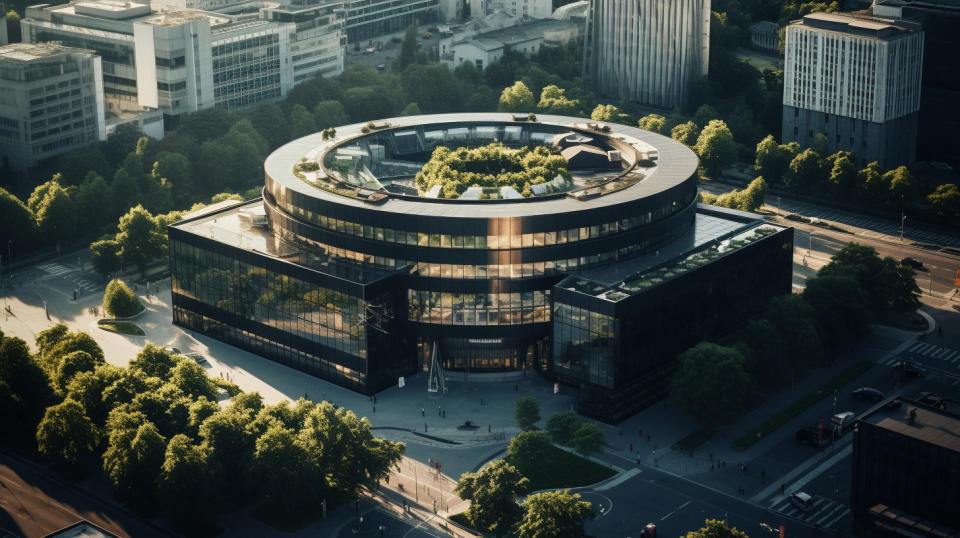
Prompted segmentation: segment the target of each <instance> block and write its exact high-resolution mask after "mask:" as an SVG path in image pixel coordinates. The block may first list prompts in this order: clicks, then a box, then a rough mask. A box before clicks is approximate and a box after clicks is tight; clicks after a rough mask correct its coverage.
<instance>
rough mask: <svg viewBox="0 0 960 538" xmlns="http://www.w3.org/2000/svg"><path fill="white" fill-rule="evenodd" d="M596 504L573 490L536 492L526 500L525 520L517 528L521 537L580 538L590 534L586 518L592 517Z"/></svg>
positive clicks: (524, 504)
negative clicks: (585, 499)
mask: <svg viewBox="0 0 960 538" xmlns="http://www.w3.org/2000/svg"><path fill="white" fill-rule="evenodd" d="M593 517H594V512H593V505H591V504H590V503H589V502H587V501H584V500H582V498H581V497H580V494H579V493H570V490H568V489H564V490H560V491H547V492H543V493H534V494H533V495H530V496H529V497H527V499H526V500H525V501H524V502H523V519H521V520H520V524H519V526H518V527H517V535H518V536H519V538H560V537H564V538H567V537H569V538H579V537H585V536H587V533H586V529H585V528H584V527H585V526H586V523H587V519H593Z"/></svg>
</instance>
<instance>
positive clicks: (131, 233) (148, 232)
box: [117, 205, 166, 275]
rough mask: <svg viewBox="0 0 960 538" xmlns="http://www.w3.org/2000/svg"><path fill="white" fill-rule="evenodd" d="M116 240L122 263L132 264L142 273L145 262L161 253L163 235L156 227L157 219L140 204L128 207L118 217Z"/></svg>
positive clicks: (144, 271) (145, 266)
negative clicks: (126, 210)
mask: <svg viewBox="0 0 960 538" xmlns="http://www.w3.org/2000/svg"><path fill="white" fill-rule="evenodd" d="M117 229H118V230H119V232H118V233H117V242H118V243H120V257H121V258H122V259H123V262H124V263H129V264H134V265H136V266H137V268H138V269H139V270H140V274H141V275H143V274H145V273H146V270H147V263H149V262H150V261H151V260H154V259H156V258H159V257H160V256H161V255H163V252H164V248H165V246H166V245H165V239H166V238H165V237H164V236H163V234H162V233H160V231H159V230H158V229H157V221H156V220H154V218H153V215H151V214H150V212H149V211H147V210H146V209H144V208H143V206H142V205H137V206H136V207H134V208H132V209H130V211H128V212H127V214H126V215H124V216H122V217H120V222H119V224H118V225H117Z"/></svg>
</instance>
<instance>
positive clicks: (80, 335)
mask: <svg viewBox="0 0 960 538" xmlns="http://www.w3.org/2000/svg"><path fill="white" fill-rule="evenodd" d="M34 339H35V343H36V344H37V349H38V358H39V360H40V364H42V365H43V367H44V368H46V369H47V372H49V373H50V374H51V375H52V374H54V373H55V372H56V371H57V369H59V367H60V363H61V362H62V361H63V358H64V357H65V356H67V355H68V354H70V353H73V352H74V351H85V352H87V353H88V354H89V355H90V356H91V357H93V359H94V360H95V361H96V362H97V363H98V364H99V363H102V362H103V349H101V348H100V345H99V344H97V341H96V340H94V339H93V338H92V337H91V336H90V335H89V334H87V333H85V332H81V331H73V332H70V331H69V330H68V329H67V327H66V325H63V324H62V323H58V324H57V325H54V326H53V327H50V328H49V329H45V330H43V331H40V332H39V333H37V335H36V336H35V337H34Z"/></svg>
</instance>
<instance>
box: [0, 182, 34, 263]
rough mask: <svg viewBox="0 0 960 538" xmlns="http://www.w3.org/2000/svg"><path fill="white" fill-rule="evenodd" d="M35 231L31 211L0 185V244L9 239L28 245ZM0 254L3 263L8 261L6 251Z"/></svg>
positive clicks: (7, 241) (8, 241)
mask: <svg viewBox="0 0 960 538" xmlns="http://www.w3.org/2000/svg"><path fill="white" fill-rule="evenodd" d="M36 232H37V223H36V220H35V219H34V216H33V212H32V211H30V209H29V208H28V207H27V206H26V204H24V203H23V202H21V201H20V199H19V198H17V197H16V196H14V195H12V194H10V193H9V192H7V191H6V190H4V189H3V188H2V187H0V245H7V244H11V243H10V241H13V242H14V243H16V244H17V245H23V244H24V243H25V244H26V245H29V244H30V243H31V242H32V241H33V239H34V237H35V236H36ZM0 250H3V249H0ZM0 254H2V257H3V263H4V264H7V263H9V260H7V256H6V254H7V253H6V252H2V253H0Z"/></svg>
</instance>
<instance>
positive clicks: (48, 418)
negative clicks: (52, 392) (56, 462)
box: [37, 399, 97, 463]
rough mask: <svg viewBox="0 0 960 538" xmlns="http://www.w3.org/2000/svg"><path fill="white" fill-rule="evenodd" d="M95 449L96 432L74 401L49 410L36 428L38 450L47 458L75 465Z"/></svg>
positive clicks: (67, 401) (80, 407) (65, 401)
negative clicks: (81, 457)
mask: <svg viewBox="0 0 960 538" xmlns="http://www.w3.org/2000/svg"><path fill="white" fill-rule="evenodd" d="M96 445H97V430H96V428H95V427H94V425H93V423H92V422H91V421H90V419H89V418H88V417H87V415H86V414H85V413H84V410H83V406H82V405H80V404H79V403H77V402H75V401H73V400H69V399H68V400H64V401H63V402H61V403H59V404H57V405H54V406H52V407H48V408H47V411H46V413H44V415H43V420H41V421H40V424H39V425H38V426H37V449H38V450H39V451H40V453H41V454H43V455H44V456H46V457H48V458H55V459H60V460H63V461H66V462H70V463H75V462H76V461H77V460H79V459H80V456H82V455H83V454H85V453H87V452H90V451H92V450H93V448H94V447H95V446H96Z"/></svg>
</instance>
